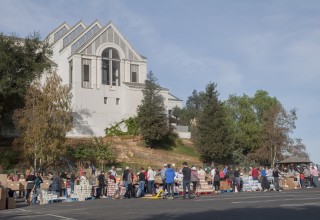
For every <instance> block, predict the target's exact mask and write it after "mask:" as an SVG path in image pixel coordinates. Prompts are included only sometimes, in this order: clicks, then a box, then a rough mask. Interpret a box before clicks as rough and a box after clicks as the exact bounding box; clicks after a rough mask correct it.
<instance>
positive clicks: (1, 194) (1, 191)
mask: <svg viewBox="0 0 320 220" xmlns="http://www.w3.org/2000/svg"><path fill="white" fill-rule="evenodd" d="M7 194H8V190H7V189H5V188H4V187H2V186H0V199H1V200H2V199H4V200H6V198H7Z"/></svg>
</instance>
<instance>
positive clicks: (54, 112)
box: [14, 72, 73, 169]
mask: <svg viewBox="0 0 320 220" xmlns="http://www.w3.org/2000/svg"><path fill="white" fill-rule="evenodd" d="M71 98H72V94H71V88H70V87H69V86H67V85H62V79H61V78H60V77H59V76H58V75H57V74H56V73H55V72H54V73H47V77H46V80H45V83H44V84H43V85H42V84H41V82H40V79H38V80H35V81H34V82H33V83H32V84H31V86H30V87H29V88H28V90H27V93H26V95H25V100H24V101H25V106H24V108H22V109H18V110H16V111H15V114H14V119H15V122H16V125H17V128H18V129H19V132H20V138H19V140H20V141H21V143H22V144H23V146H24V151H23V152H25V156H27V157H28V158H32V159H33V161H34V166H35V169H36V162H37V161H38V160H39V161H40V163H42V164H44V165H48V164H51V163H53V162H54V161H55V160H56V159H57V158H58V157H59V156H60V155H62V154H63V153H64V150H65V149H64V148H63V144H64V142H65V137H66V134H67V132H68V131H70V130H71V129H72V127H73V125H72V115H71Z"/></svg>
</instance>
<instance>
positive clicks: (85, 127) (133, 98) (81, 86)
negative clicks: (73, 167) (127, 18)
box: [46, 21, 182, 137]
mask: <svg viewBox="0 0 320 220" xmlns="http://www.w3.org/2000/svg"><path fill="white" fill-rule="evenodd" d="M46 40H48V42H49V44H50V45H51V49H52V52H53V54H52V57H51V58H50V59H51V61H52V65H53V67H54V69H56V71H57V73H58V74H59V75H60V77H61V78H62V80H63V83H64V84H69V85H70V86H71V88H72V95H73V98H72V106H73V117H74V128H73V130H72V131H71V132H69V134H68V136H73V137H85V136H104V135H105V132H104V130H105V128H106V127H110V125H111V124H113V123H115V122H119V121H121V120H122V119H126V118H129V117H131V116H135V115H136V109H137V106H138V105H140V104H141V100H142V98H143V94H142V90H143V89H144V82H145V80H146V75H147V58H146V57H144V56H142V55H141V54H139V53H138V52H137V51H136V50H135V49H133V47H132V46H131V45H130V44H129V42H128V41H127V40H126V38H125V37H124V36H123V35H122V34H121V33H120V32H119V30H118V29H117V28H116V27H115V25H114V24H113V23H112V22H109V23H108V24H106V25H105V26H103V25H101V24H100V23H99V22H98V21H95V22H93V23H92V24H91V25H88V26H87V25H86V24H84V23H83V22H82V21H79V22H78V23H77V24H75V25H74V26H69V25H68V24H67V23H63V24H61V25H60V26H59V27H58V28H56V29H55V30H54V31H52V32H51V33H50V34H49V35H48V36H47V38H46ZM161 94H162V95H163V97H164V100H165V106H166V110H167V113H168V114H170V112H171V110H172V108H174V107H175V106H178V107H182V100H180V99H179V98H177V97H176V96H174V95H172V94H171V93H170V92H169V90H168V89H165V88H163V89H162V90H161Z"/></svg>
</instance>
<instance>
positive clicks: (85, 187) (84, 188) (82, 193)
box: [71, 179, 92, 201]
mask: <svg viewBox="0 0 320 220" xmlns="http://www.w3.org/2000/svg"><path fill="white" fill-rule="evenodd" d="M91 194H92V186H91V185H90V184H89V181H88V180H87V179H81V181H80V185H76V186H75V187H74V193H73V194H72V195H71V198H77V199H78V201H85V200H86V198H89V197H91Z"/></svg>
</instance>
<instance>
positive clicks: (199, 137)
mask: <svg viewBox="0 0 320 220" xmlns="http://www.w3.org/2000/svg"><path fill="white" fill-rule="evenodd" d="M218 96H219V93H218V91H217V90H216V84H214V83H209V84H208V85H207V87H206V91H205V92H203V93H201V97H202V110H201V111H200V113H199V116H198V117H197V118H196V120H197V122H196V132H195V135H194V139H195V144H196V146H197V147H198V149H199V152H200V155H201V158H202V159H203V160H204V161H205V162H211V161H214V162H218V163H224V162H227V161H228V160H229V159H230V157H231V152H232V147H231V136H230V132H229V127H228V124H227V120H226V113H225V109H224V106H223V103H222V102H221V101H219V100H218Z"/></svg>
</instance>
